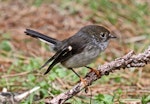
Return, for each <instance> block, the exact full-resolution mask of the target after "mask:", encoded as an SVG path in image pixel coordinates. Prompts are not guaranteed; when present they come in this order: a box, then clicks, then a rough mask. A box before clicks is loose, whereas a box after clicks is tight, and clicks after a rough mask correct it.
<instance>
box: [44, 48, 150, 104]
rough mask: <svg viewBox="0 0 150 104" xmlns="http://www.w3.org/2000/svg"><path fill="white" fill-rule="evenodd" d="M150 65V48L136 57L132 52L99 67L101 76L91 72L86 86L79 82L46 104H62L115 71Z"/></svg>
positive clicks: (46, 101)
mask: <svg viewBox="0 0 150 104" xmlns="http://www.w3.org/2000/svg"><path fill="white" fill-rule="evenodd" d="M149 63H150V46H149V47H148V49H147V50H145V51H144V52H143V53H140V54H138V55H135V53H134V52H133V51H130V52H129V53H128V54H126V55H125V56H123V57H121V58H117V59H115V60H114V61H111V62H109V63H106V64H104V65H101V66H99V67H98V71H99V72H100V76H97V75H96V74H95V73H94V72H89V73H88V74H87V75H86V76H85V78H84V79H85V80H86V81H87V83H86V85H85V83H83V82H79V83H78V84H76V85H75V86H74V87H73V88H72V89H70V90H68V91H67V92H64V93H61V94H60V95H58V96H56V97H54V98H53V99H45V103H46V104H62V103H64V102H65V101H66V100H68V99H69V98H71V97H73V96H74V95H76V94H77V93H79V92H80V91H81V90H82V89H84V88H86V87H88V86H89V85H91V84H92V82H94V81H96V80H97V79H99V78H100V77H101V76H103V75H108V74H109V73H110V72H112V71H113V70H120V69H122V68H123V69H125V68H131V67H143V66H145V65H146V64H149Z"/></svg>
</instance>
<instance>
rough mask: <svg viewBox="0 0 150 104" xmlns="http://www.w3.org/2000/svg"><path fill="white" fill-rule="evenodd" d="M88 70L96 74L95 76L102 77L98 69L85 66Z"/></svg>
mask: <svg viewBox="0 0 150 104" xmlns="http://www.w3.org/2000/svg"><path fill="white" fill-rule="evenodd" d="M85 67H86V68H88V69H90V70H91V72H95V74H96V75H97V76H98V77H100V76H101V74H100V72H99V71H98V70H96V69H93V68H91V67H89V66H85Z"/></svg>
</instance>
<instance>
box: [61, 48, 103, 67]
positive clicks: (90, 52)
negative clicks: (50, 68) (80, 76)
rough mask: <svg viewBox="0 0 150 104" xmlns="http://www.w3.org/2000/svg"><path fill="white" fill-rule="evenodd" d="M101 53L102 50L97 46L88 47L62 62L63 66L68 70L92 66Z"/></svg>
mask: <svg viewBox="0 0 150 104" xmlns="http://www.w3.org/2000/svg"><path fill="white" fill-rule="evenodd" d="M100 52H101V49H99V47H98V46H96V45H87V46H86V47H85V49H84V50H83V51H82V52H80V53H78V54H75V55H73V56H72V57H70V58H69V59H68V60H66V61H64V62H62V65H64V66H65V67H67V68H77V67H83V66H86V65H88V64H90V63H91V62H92V61H93V60H95V59H96V58H97V57H98V56H99V54H100Z"/></svg>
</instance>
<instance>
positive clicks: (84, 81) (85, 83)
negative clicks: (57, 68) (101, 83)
mask: <svg viewBox="0 0 150 104" xmlns="http://www.w3.org/2000/svg"><path fill="white" fill-rule="evenodd" d="M69 69H70V70H72V71H73V72H74V73H75V74H76V75H77V76H78V77H79V78H80V81H81V82H83V83H84V85H87V82H86V80H84V79H83V78H82V77H81V76H80V75H79V74H78V73H77V72H76V71H74V70H73V68H69Z"/></svg>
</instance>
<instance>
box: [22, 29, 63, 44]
mask: <svg viewBox="0 0 150 104" xmlns="http://www.w3.org/2000/svg"><path fill="white" fill-rule="evenodd" d="M24 33H26V35H29V36H31V37H34V38H39V39H42V40H44V41H46V42H48V43H52V44H57V43H59V42H60V41H59V40H57V39H54V38H51V37H49V36H46V35H44V34H42V33H39V32H37V31H34V30H31V29H26V31H25V32H24Z"/></svg>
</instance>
